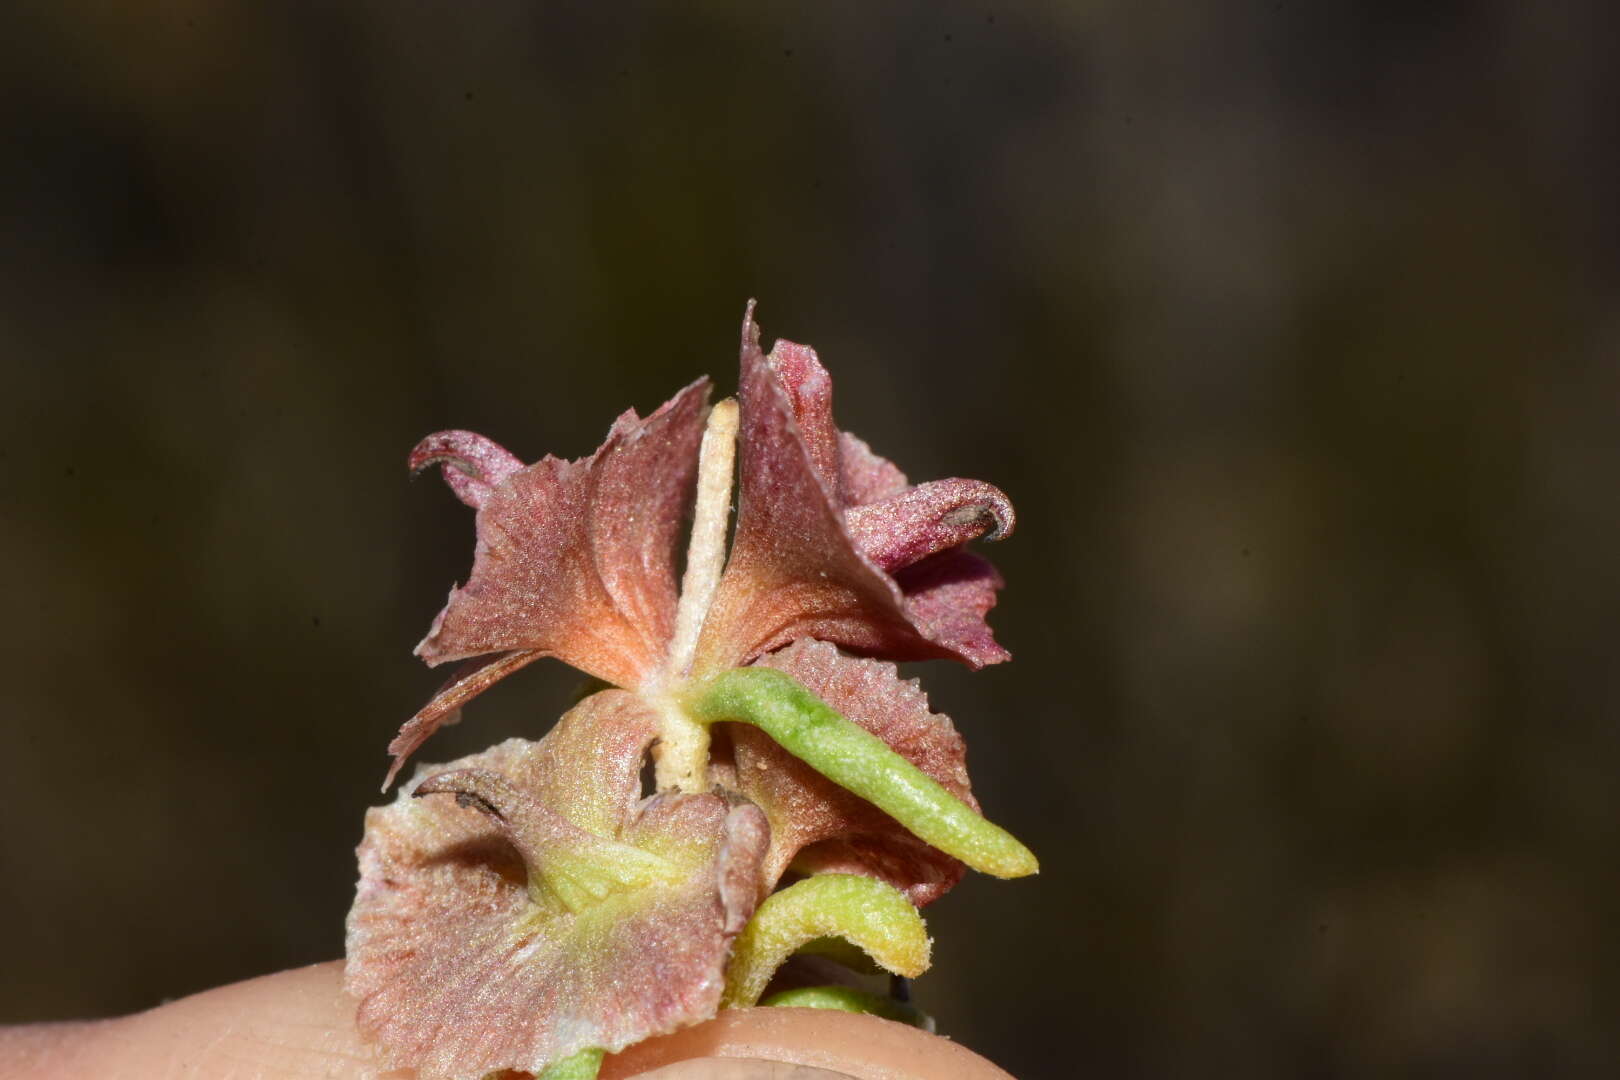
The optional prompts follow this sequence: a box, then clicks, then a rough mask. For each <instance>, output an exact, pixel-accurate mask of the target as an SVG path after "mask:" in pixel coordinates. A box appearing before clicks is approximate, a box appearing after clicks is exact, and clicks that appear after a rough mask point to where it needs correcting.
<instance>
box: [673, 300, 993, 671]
mask: <svg viewBox="0 0 1620 1080" xmlns="http://www.w3.org/2000/svg"><path fill="white" fill-rule="evenodd" d="M831 394H832V388H831V383H830V381H829V380H828V379H827V376H826V372H825V371H824V370H823V369H822V368H821V365H820V363H819V361H817V360H816V357H815V354H814V352H813V351H811V350H809V349H807V348H805V347H803V346H798V345H792V344H790V343H783V342H778V343H777V347H776V349H775V350H773V351H772V353H771V356H770V357H768V358H767V357H766V356H765V355H764V353H763V352H762V351H761V350H760V346H759V328H758V326H757V325H756V324H755V323H754V320H753V306H752V305H750V306H749V309H748V314H747V316H746V317H745V319H744V323H743V335H742V375H741V384H740V390H739V397H740V398H741V404H742V427H741V433H740V440H739V453H740V457H741V476H740V483H739V487H740V495H739V507H738V514H737V530H736V536H735V539H734V541H733V545H732V551H731V558H730V561H729V562H728V564H727V567H726V573H725V576H724V577H723V578H722V580H721V583H720V587H719V590H718V591H717V593H716V596H715V600H714V603H713V605H712V606H711V607H710V609H709V613H708V616H707V618H706V620H705V622H704V625H703V632H702V635H701V637H700V638H699V643H698V651H697V657H696V660H695V662H694V665H693V670H694V671H718V670H722V669H724V668H726V667H733V666H736V665H738V664H741V663H745V662H746V661H747V660H749V659H750V658H752V657H755V656H758V655H760V654H761V653H764V652H768V651H770V650H771V649H774V648H778V647H780V646H781V645H784V644H786V643H788V642H791V641H795V640H798V639H800V638H806V637H811V638H818V639H821V640H824V641H832V642H835V643H837V644H839V645H842V646H844V647H846V648H848V649H851V650H853V651H855V652H859V653H864V654H868V655H872V656H878V657H883V658H886V659H890V660H925V659H932V658H936V657H943V658H951V659H957V660H961V661H963V662H964V663H967V664H968V665H970V666H972V667H979V666H982V665H983V664H984V663H987V662H993V660H991V659H989V658H991V657H995V658H998V659H999V658H1005V653H1004V652H1002V651H999V650H996V649H987V648H986V647H985V646H984V644H983V642H984V640H986V639H988V640H990V641H992V642H993V638H990V637H989V634H990V631H989V628H988V627H985V626H982V616H983V614H984V611H986V610H988V607H987V606H986V605H985V604H984V603H983V598H982V597H981V596H980V595H979V594H978V592H977V591H975V592H972V593H971V594H970V593H968V592H965V591H963V590H956V589H952V590H945V591H937V592H934V593H932V594H931V595H929V596H927V597H924V598H922V599H923V603H924V605H925V606H924V608H923V609H919V610H913V608H912V605H911V601H910V598H909V597H908V596H907V595H905V592H904V585H903V583H902V582H901V581H900V580H899V579H898V578H896V577H892V576H891V575H890V574H889V573H886V572H885V566H884V565H883V563H882V562H880V561H879V560H878V559H874V558H873V557H871V556H872V555H873V554H875V555H877V556H879V557H880V558H881V559H882V560H885V561H887V563H888V565H889V567H890V568H893V569H898V568H899V567H901V566H904V565H905V564H906V563H907V561H909V560H918V559H924V558H926V557H927V556H928V555H930V554H932V553H933V552H938V551H941V550H943V549H950V548H954V547H955V546H957V545H959V544H960V543H961V542H962V541H963V540H965V539H970V538H972V537H975V536H979V535H981V534H983V533H984V532H985V531H986V530H987V529H990V528H991V527H992V525H991V523H993V525H994V529H995V531H997V532H998V533H999V532H1002V531H1005V529H1006V528H1010V527H1011V523H1012V508H1011V506H1010V504H1008V502H1007V499H1006V497H1005V496H1004V495H1002V494H1001V492H1000V491H998V490H997V489H995V488H993V487H991V486H990V485H988V484H980V483H978V482H977V481H968V480H948V481H940V482H939V483H938V484H935V485H923V486H922V487H919V488H908V487H906V484H905V477H904V475H903V474H901V473H900V471H899V470H898V469H896V468H895V467H894V466H893V465H892V464H890V463H889V462H887V461H885V460H883V459H882V458H880V457H878V456H877V455H876V454H874V453H872V452H871V450H870V449H869V448H867V447H866V445H865V444H864V443H862V442H860V440H858V439H855V438H854V437H853V436H848V435H842V436H841V435H839V434H838V432H837V428H836V426H835V425H834V423H833V418H832V399H831ZM807 433H809V434H807ZM829 453H836V454H837V455H838V458H837V460H836V462H828V461H827V460H826V457H827V455H828V454H829ZM846 453H847V454H848V455H849V457H848V459H847V460H846V459H845V458H844V456H843V455H844V454H846ZM846 507H849V508H850V509H849V510H848V515H850V516H846ZM952 600H962V601H964V603H965V604H966V606H965V607H963V608H962V609H961V610H956V611H948V610H944V609H943V607H942V605H943V604H945V603H948V602H950V601H952ZM975 616H977V617H978V618H979V619H980V623H981V625H973V623H972V619H973V618H974V617H975Z"/></svg>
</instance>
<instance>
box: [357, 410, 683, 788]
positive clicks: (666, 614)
mask: <svg viewBox="0 0 1620 1080" xmlns="http://www.w3.org/2000/svg"><path fill="white" fill-rule="evenodd" d="M707 397H708V380H707V379H699V380H698V381H697V382H694V383H693V384H692V385H690V386H688V387H686V389H684V390H682V391H681V392H680V393H679V394H676V395H675V397H674V398H672V399H670V400H669V401H668V402H666V403H665V404H664V405H663V406H662V407H660V408H659V409H658V410H657V411H656V412H654V413H653V414H652V415H651V416H649V417H647V418H646V419H645V420H643V419H641V418H640V417H638V416H637V415H636V414H635V412H634V410H631V411H629V412H626V413H625V414H624V415H622V416H620V417H619V418H618V420H616V421H615V422H614V424H613V428H612V430H610V431H609V432H608V436H607V439H606V440H605V441H604V442H603V443H602V445H601V447H600V448H599V449H598V450H597V451H596V453H594V454H592V455H591V456H590V457H587V458H581V459H579V460H577V461H563V460H560V459H558V458H554V457H546V458H543V459H542V460H540V461H538V462H536V463H535V464H533V465H529V466H520V465H518V464H517V459H516V458H515V457H513V456H512V455H511V454H509V453H508V452H507V451H505V450H503V449H501V448H500V447H499V446H496V445H495V444H494V443H492V442H490V441H489V440H487V439H484V438H483V437H482V436H478V435H474V434H472V433H471V432H464V431H452V432H440V433H439V434H437V435H430V436H428V438H427V439H424V440H423V441H422V443H421V444H419V445H418V447H417V448H416V450H415V451H413V452H412V454H411V465H412V467H413V468H417V469H421V468H426V467H428V466H430V465H434V464H438V465H440V466H442V469H443V472H444V475H445V477H446V479H447V480H448V481H449V482H450V485H451V487H452V489H454V491H455V493H456V495H457V496H458V497H459V498H461V500H462V501H463V502H466V503H467V504H468V505H470V506H474V507H476V508H477V510H478V519H477V533H478V544H477V548H476V551H475V553H474V558H473V570H472V576H471V577H470V578H469V579H468V581H467V584H465V585H463V586H462V587H460V588H458V589H455V590H453V591H452V592H451V594H450V600H449V602H448V603H447V604H446V606H445V608H444V610H443V611H442V612H440V613H439V616H438V617H437V618H436V619H435V620H434V621H433V626H432V628H431V629H430V630H429V632H428V635H427V637H426V638H424V639H423V640H422V643H421V644H420V645H418V646H417V649H416V651H417V655H419V656H421V657H422V658H423V659H424V660H426V661H427V662H428V663H429V664H434V665H437V664H443V663H446V662H448V661H452V660H465V659H469V658H473V657H484V656H487V655H488V654H491V653H495V654H500V655H498V656H496V657H495V658H494V659H491V660H488V661H485V662H484V663H483V664H480V665H477V666H475V667H469V668H468V669H465V670H463V671H462V672H460V673H458V676H457V678H456V679H454V680H452V681H451V683H450V684H448V685H447V686H445V687H444V688H442V689H441V690H440V691H439V693H438V694H437V695H435V697H434V698H433V700H431V701H429V702H428V704H427V705H426V706H425V707H424V708H423V709H422V710H421V711H420V712H418V713H417V715H416V716H414V717H412V718H411V720H409V721H408V722H407V723H406V725H405V727H404V729H402V730H401V732H400V735H399V737H398V738H397V739H395V741H394V743H393V744H392V745H390V747H389V752H390V753H392V754H393V755H394V757H395V761H394V768H393V770H391V771H390V773H389V778H390V780H391V779H392V777H393V775H394V772H395V771H397V770H398V768H399V766H400V764H401V763H402V762H403V761H404V759H405V757H407V756H408V755H409V754H410V753H411V752H412V751H413V750H415V749H416V748H417V747H418V746H420V745H421V744H422V742H423V741H425V740H426V739H427V737H428V736H429V735H431V734H432V733H433V731H434V730H436V729H437V728H438V727H439V726H440V725H442V724H444V723H446V722H449V721H450V720H451V718H452V717H453V714H454V710H455V709H457V708H459V707H460V706H461V704H463V703H464V702H466V701H467V700H468V699H470V698H472V697H474V696H476V695H477V694H478V693H481V692H482V691H483V690H484V689H485V688H486V687H488V686H489V685H491V684H493V683H494V682H496V681H498V680H499V679H501V678H503V677H504V676H506V675H507V674H510V673H511V672H512V671H514V670H516V669H517V668H519V667H522V666H523V665H524V664H527V663H530V662H532V661H533V660H536V659H539V658H540V657H541V656H555V657H557V658H558V659H560V660H562V661H563V662H565V663H568V664H571V665H573V666H574V667H577V668H579V669H580V670H582V671H585V672H588V673H589V674H592V675H595V676H597V677H598V678H601V679H603V680H605V681H607V682H610V683H613V684H614V685H616V686H625V687H635V686H638V685H640V684H641V683H642V682H643V681H645V680H646V679H647V678H649V677H650V676H651V675H652V674H653V673H654V672H656V671H657V670H658V669H659V667H660V665H661V664H662V663H663V660H664V653H665V649H666V648H667V646H668V642H669V637H670V634H671V632H672V631H673V628H674V620H675V605H676V593H675V572H674V565H675V546H676V543H677V541H678V539H679V529H680V524H681V515H682V512H683V510H684V509H685V506H686V502H687V499H688V498H689V496H690V493H691V488H692V484H693V475H694V471H695V469H696V467H697V448H698V443H699V441H700V439H701V438H702V435H703V417H704V411H705V410H704V402H705V401H706V399H707Z"/></svg>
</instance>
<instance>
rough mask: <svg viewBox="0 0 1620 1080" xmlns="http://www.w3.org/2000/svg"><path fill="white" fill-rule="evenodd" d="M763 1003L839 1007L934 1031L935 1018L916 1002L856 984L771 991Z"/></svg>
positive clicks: (821, 1007)
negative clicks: (898, 998)
mask: <svg viewBox="0 0 1620 1080" xmlns="http://www.w3.org/2000/svg"><path fill="white" fill-rule="evenodd" d="M760 1004H761V1005H764V1006H768V1007H770V1008H790V1009H837V1010H839V1011H840V1012H855V1013H869V1014H870V1015H872V1016H881V1017H883V1019H885V1020H893V1021H895V1022H896V1023H901V1024H910V1025H911V1026H912V1027H915V1028H922V1029H923V1030H924V1031H933V1030H934V1018H933V1017H931V1016H929V1015H928V1014H927V1013H925V1012H923V1011H922V1010H921V1009H919V1008H917V1007H916V1006H915V1005H911V1004H909V1003H907V1002H904V1001H896V1000H894V998H891V997H884V996H883V995H881V994H874V993H871V992H870V991H867V990H857V989H856V988H855V987H853V986H801V987H799V988H798V989H796V990H783V991H782V992H781V993H779V994H772V995H771V996H770V997H768V998H766V999H765V1000H764V1001H761V1002H760Z"/></svg>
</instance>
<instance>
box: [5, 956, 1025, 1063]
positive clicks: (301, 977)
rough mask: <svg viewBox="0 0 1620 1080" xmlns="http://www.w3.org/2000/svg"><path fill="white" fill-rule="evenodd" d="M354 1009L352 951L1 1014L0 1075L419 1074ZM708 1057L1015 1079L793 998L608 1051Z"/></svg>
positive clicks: (941, 1041) (944, 1043)
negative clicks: (53, 1020)
mask: <svg viewBox="0 0 1620 1080" xmlns="http://www.w3.org/2000/svg"><path fill="white" fill-rule="evenodd" d="M354 1012H355V1003H354V999H353V998H350V997H349V996H347V995H346V994H344V992H343V965H342V963H341V962H337V961H334V962H330V963H325V964H314V965H312V966H310V967H305V968H298V969H295V970H293V971H283V972H280V973H278V974H275V975H266V976H264V977H262V978H258V979H249V980H248V981H247V982H241V983H235V984H232V985H230V986H223V987H220V988H219V989H217V990H209V991H206V992H204V993H201V994H196V995H194V996H192V997H188V998H182V999H181V1000H179V1001H175V1002H171V1003H169V1004H167V1005H161V1006H159V1007H158V1008H155V1009H152V1010H149V1011H147V1012H144V1013H136V1014H135V1015H133V1016H126V1017H122V1018H119V1019H117V1020H95V1021H87V1022H80V1023H67V1024H30V1025H25V1026H22V1027H12V1028H0V1076H4V1077H5V1078H6V1080H70V1078H71V1080H81V1078H83V1077H116V1078H118V1080H179V1078H182V1077H184V1078H192V1077H195V1078H204V1077H207V1078H218V1077H278V1078H279V1077H286V1078H292V1077H315V1076H318V1077H322V1078H324V1080H412V1074H410V1073H409V1072H387V1071H383V1070H380V1069H379V1067H378V1065H377V1064H376V1062H375V1059H374V1058H373V1056H372V1053H371V1050H370V1048H369V1047H368V1046H367V1045H366V1043H365V1042H364V1041H363V1040H362V1039H361V1037H360V1033H359V1032H358V1031H356V1030H355V1026H354ZM704 1059H708V1060H710V1061H713V1060H715V1059H719V1060H720V1061H722V1062H724V1063H726V1065H725V1067H726V1069H728V1070H729V1072H728V1074H727V1075H731V1074H736V1076H737V1080H744V1077H746V1076H747V1073H745V1072H740V1071H739V1070H740V1066H741V1065H742V1064H743V1063H747V1062H753V1063H774V1064H778V1065H784V1064H785V1065H799V1066H807V1067H809V1068H815V1069H822V1070H826V1071H828V1072H831V1073H833V1074H834V1075H842V1076H845V1077H851V1078H854V1080H1012V1078H1011V1077H1010V1076H1009V1074H1008V1073H1006V1072H1004V1071H1003V1070H1001V1069H999V1068H997V1067H996V1066H995V1065H992V1064H991V1063H990V1062H988V1061H986V1060H985V1059H984V1058H982V1057H980V1056H979V1055H977V1054H975V1053H973V1052H972V1051H971V1050H968V1049H966V1048H965V1047H962V1046H959V1045H957V1044H956V1043H953V1042H951V1041H950V1040H949V1039H945V1038H941V1037H940V1036H938V1035H930V1034H928V1033H926V1032H923V1031H919V1030H918V1029H916V1028H913V1027H908V1026H906V1025H905V1024H897V1023H894V1022H893V1021H890V1020H882V1019H879V1018H878V1017H875V1016H865V1015H861V1014H857V1013H837V1012H829V1011H828V1010H825V1009H794V1008H766V1009H757V1008H756V1009H727V1010H725V1011H723V1012H722V1013H721V1014H720V1015H719V1016H717V1017H716V1018H715V1019H713V1020H710V1021H708V1022H706V1023H702V1024H698V1025H695V1026H693V1027H689V1028H685V1029H683V1030H681V1031H677V1032H675V1033H673V1034H670V1035H664V1036H660V1037H658V1038H655V1039H648V1040H646V1041H645V1042H642V1043H638V1044H636V1045H635V1046H632V1047H630V1048H629V1049H627V1050H625V1051H623V1052H622V1053H619V1054H613V1055H609V1056H608V1058H607V1059H606V1061H604V1062H603V1065H602V1070H601V1074H600V1077H599V1080H635V1078H638V1077H642V1076H644V1075H645V1074H648V1073H653V1072H654V1070H659V1069H666V1068H668V1067H669V1066H672V1065H676V1064H678V1063H681V1062H687V1063H689V1068H688V1073H689V1074H690V1075H702V1073H701V1072H691V1069H692V1068H695V1067H696V1066H697V1065H698V1064H699V1063H701V1062H702V1061H703V1060H704ZM780 1071H781V1070H778V1072H780ZM711 1072H713V1070H711ZM655 1075H656V1076H657V1078H658V1080H663V1077H665V1076H668V1077H672V1078H673V1077H675V1076H677V1075H682V1074H680V1073H678V1072H665V1073H662V1074H655ZM715 1075H718V1074H715ZM759 1075H762V1076H772V1075H776V1074H775V1073H772V1072H769V1071H766V1072H761V1073H760V1074H759ZM647 1080H654V1077H651V1076H649V1077H647Z"/></svg>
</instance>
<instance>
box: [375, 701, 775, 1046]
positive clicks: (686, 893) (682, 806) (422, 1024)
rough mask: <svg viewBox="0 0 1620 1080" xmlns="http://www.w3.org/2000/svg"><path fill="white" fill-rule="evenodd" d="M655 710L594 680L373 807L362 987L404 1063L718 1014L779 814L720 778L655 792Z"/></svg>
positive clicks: (620, 1038) (593, 1039) (615, 1039)
mask: <svg viewBox="0 0 1620 1080" xmlns="http://www.w3.org/2000/svg"><path fill="white" fill-rule="evenodd" d="M657 721H658V718H657V715H656V713H654V712H653V711H652V710H651V709H649V708H648V706H647V705H646V704H645V703H643V702H642V701H641V700H640V699H639V698H637V697H636V696H635V695H633V694H630V693H627V692H625V691H622V690H612V691H608V692H605V693H601V694H596V695H593V696H592V697H590V698H587V699H586V700H585V701H583V702H581V703H580V704H579V705H578V706H576V707H575V708H574V709H573V710H572V711H570V712H569V713H568V714H567V715H566V716H564V717H563V718H562V719H561V720H560V721H558V723H557V725H556V727H555V728H553V729H552V730H551V732H550V733H548V734H547V735H546V737H545V738H544V739H542V740H541V741H540V742H538V743H531V742H527V741H525V740H522V739H510V740H508V741H506V742H504V743H502V744H500V745H499V746H496V747H493V748H492V749H490V750H486V751H484V752H483V753H480V754H475V755H473V756H472V757H468V758H464V759H462V760H460V761H457V762H453V763H451V764H450V765H446V766H439V767H438V769H442V770H444V771H436V772H435V774H434V775H431V776H428V775H423V776H421V777H419V778H418V779H417V780H416V781H415V782H413V783H412V784H410V785H407V786H406V788H405V789H404V790H402V791H401V793H400V795H399V797H398V799H397V800H396V801H395V802H394V803H393V804H392V805H390V806H386V807H379V808H377V809H373V810H371V811H370V812H369V813H368V814H367V816H366V834H365V840H364V841H363V843H362V844H361V846H360V867H361V878H360V891H359V895H358V896H357V897H356V900H355V904H354V908H353V910H352V912H351V913H350V916H349V925H348V950H347V951H348V958H349V963H348V976H347V985H348V988H349V990H350V992H351V993H352V994H353V995H354V996H355V997H357V998H358V999H359V1000H360V1010H359V1014H358V1022H359V1024H360V1027H361V1029H362V1030H363V1031H366V1032H367V1033H369V1034H370V1035H372V1036H373V1037H374V1038H375V1039H376V1040H377V1041H378V1042H379V1043H380V1044H381V1045H382V1048H383V1051H384V1054H385V1057H386V1060H387V1063H388V1065H389V1066H390V1067H391V1068H405V1067H410V1068H416V1069H418V1070H419V1071H420V1072H421V1073H422V1074H423V1075H426V1076H451V1077H453V1076H483V1075H484V1074H486V1073H489V1072H492V1071H494V1070H498V1069H521V1070H524V1071H528V1072H535V1073H538V1072H540V1071H541V1070H543V1069H544V1068H545V1067H546V1066H547V1065H548V1064H550V1063H552V1062H555V1061H558V1060H561V1059H563V1058H566V1057H568V1056H569V1055H572V1054H574V1053H577V1052H579V1051H581V1050H587V1049H590V1048H602V1049H608V1050H618V1049H621V1048H622V1047H624V1046H627V1045H629V1044H631V1043H633V1042H637V1041H639V1040H641V1039H643V1038H646V1037H647V1036H649V1035H653V1034H657V1033H661V1032H665V1031H672V1030H674V1029H675V1028H677V1027H681V1026H683V1025H686V1024H690V1023H694V1022H696V1021H699V1020H703V1019H707V1018H708V1017H710V1016H713V1015H714V1013H715V1010H716V1009H717V1008H718V1007H719V1002H720V995H721V991H722V988H723V986H724V980H723V974H724V968H725V962H726V956H727V950H728V947H729V946H730V943H731V941H732V939H733V938H735V937H736V935H737V933H738V932H739V931H740V930H741V929H742V928H743V925H744V923H746V922H747V920H748V917H749V915H751V914H752V913H753V910H754V907H755V905H756V904H757V903H758V900H759V895H760V894H759V887H758V874H759V865H760V861H761V859H762V858H763V856H764V852H765V844H766V837H767V829H766V825H765V819H764V815H763V814H762V813H761V812H760V811H759V810H758V809H757V808H755V807H754V806H753V805H752V804H750V803H746V802H733V801H728V800H727V799H725V798H723V797H721V796H719V795H713V794H706V795H686V794H679V793H674V794H664V795H657V796H653V797H652V798H649V799H642V798H640V769H641V760H642V754H643V753H644V751H645V750H646V747H647V744H648V743H649V742H651V741H652V739H653V738H654V737H656V735H657V732H658V723H657ZM586 763H588V764H589V765H590V768H589V769H588V770H586V769H582V768H581V766H582V765H583V764H586ZM428 795H453V796H454V799H444V798H425V797H424V796H428Z"/></svg>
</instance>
